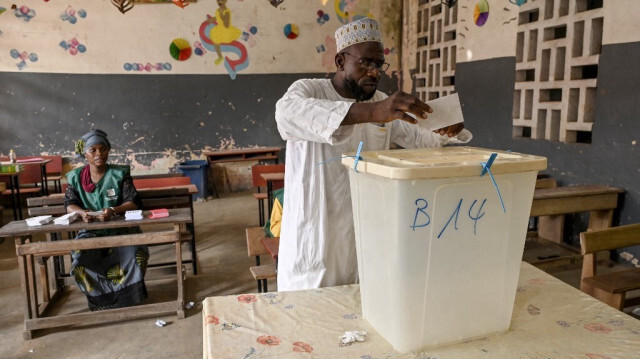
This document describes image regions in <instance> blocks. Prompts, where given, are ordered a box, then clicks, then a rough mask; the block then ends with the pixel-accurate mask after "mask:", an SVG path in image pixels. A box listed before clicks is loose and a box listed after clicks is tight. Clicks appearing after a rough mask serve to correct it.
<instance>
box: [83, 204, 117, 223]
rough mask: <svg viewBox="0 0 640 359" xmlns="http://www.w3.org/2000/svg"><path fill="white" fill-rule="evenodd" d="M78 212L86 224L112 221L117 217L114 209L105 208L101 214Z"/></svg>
mask: <svg viewBox="0 0 640 359" xmlns="http://www.w3.org/2000/svg"><path fill="white" fill-rule="evenodd" d="M77 212H78V213H79V214H80V216H81V217H82V221H83V222H85V223H89V222H93V221H94V220H98V221H100V222H106V221H110V220H111V219H112V218H113V217H114V216H115V215H116V213H115V211H114V209H113V207H109V208H105V209H103V210H102V211H99V212H88V211H86V210H81V211H77ZM98 213H100V214H98Z"/></svg>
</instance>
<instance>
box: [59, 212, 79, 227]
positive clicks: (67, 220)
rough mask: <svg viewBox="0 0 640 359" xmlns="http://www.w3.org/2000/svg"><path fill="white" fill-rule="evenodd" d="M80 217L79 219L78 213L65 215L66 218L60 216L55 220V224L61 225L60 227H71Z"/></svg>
mask: <svg viewBox="0 0 640 359" xmlns="http://www.w3.org/2000/svg"><path fill="white" fill-rule="evenodd" d="M78 217H79V215H78V212H71V213H67V214H65V215H64V216H60V217H58V218H56V219H54V220H53V223H54V224H59V225H69V224H71V223H73V222H75V220H76V219H78Z"/></svg>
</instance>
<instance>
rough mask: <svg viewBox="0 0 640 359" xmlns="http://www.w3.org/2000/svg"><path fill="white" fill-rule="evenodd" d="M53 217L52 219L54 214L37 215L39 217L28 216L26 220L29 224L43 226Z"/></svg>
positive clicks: (30, 225)
mask: <svg viewBox="0 0 640 359" xmlns="http://www.w3.org/2000/svg"><path fill="white" fill-rule="evenodd" d="M51 219H52V216H37V217H31V218H27V219H25V221H26V222H27V226H29V227H35V226H41V225H43V224H47V223H49V222H51Z"/></svg>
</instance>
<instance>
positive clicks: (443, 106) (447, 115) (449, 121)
mask: <svg viewBox="0 0 640 359" xmlns="http://www.w3.org/2000/svg"><path fill="white" fill-rule="evenodd" d="M427 105H429V106H431V109H432V110H433V112H431V113H430V114H428V116H427V119H421V118H417V117H415V116H413V115H412V114H410V113H409V114H408V115H409V116H411V117H413V118H415V119H416V120H418V126H421V127H423V128H426V129H427V130H429V131H433V130H438V129H441V128H443V127H447V126H451V125H455V124H456V123H460V122H464V118H463V117H462V106H460V99H459V98H458V94H457V93H454V94H452V95H448V96H444V97H440V98H437V99H435V100H433V101H428V102H427Z"/></svg>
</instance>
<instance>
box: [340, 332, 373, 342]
mask: <svg viewBox="0 0 640 359" xmlns="http://www.w3.org/2000/svg"><path fill="white" fill-rule="evenodd" d="M365 335H367V332H363V331H353V332H344V334H343V335H342V336H341V337H340V341H341V342H342V344H348V343H353V342H363V341H364V336H365Z"/></svg>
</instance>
